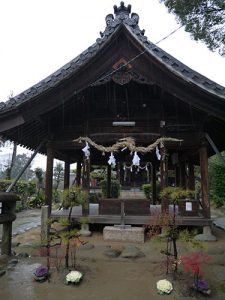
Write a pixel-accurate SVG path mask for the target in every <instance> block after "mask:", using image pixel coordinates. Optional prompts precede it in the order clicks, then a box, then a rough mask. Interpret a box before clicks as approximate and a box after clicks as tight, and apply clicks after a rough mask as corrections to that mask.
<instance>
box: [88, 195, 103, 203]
mask: <svg viewBox="0 0 225 300" xmlns="http://www.w3.org/2000/svg"><path fill="white" fill-rule="evenodd" d="M100 198H102V194H101V193H90V194H89V202H90V203H98V200H99V199H100Z"/></svg>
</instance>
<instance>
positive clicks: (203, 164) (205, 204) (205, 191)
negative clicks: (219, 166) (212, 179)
mask: <svg viewBox="0 0 225 300" xmlns="http://www.w3.org/2000/svg"><path fill="white" fill-rule="evenodd" d="M199 154H200V171H201V189H202V208H203V215H204V217H205V218H210V203H209V182H208V153H207V147H206V145H202V146H201V147H200V150H199Z"/></svg>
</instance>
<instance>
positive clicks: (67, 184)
mask: <svg viewBox="0 0 225 300" xmlns="http://www.w3.org/2000/svg"><path fill="white" fill-rule="evenodd" d="M69 187H70V161H69V159H67V160H66V161H65V166H64V190H66V189H68V188H69Z"/></svg>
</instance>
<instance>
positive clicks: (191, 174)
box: [188, 159, 195, 190]
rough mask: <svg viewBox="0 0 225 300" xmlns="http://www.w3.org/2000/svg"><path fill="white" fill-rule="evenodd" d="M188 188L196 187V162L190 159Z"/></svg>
mask: <svg viewBox="0 0 225 300" xmlns="http://www.w3.org/2000/svg"><path fill="white" fill-rule="evenodd" d="M188 188H189V189H190V190H194V189H195V172H194V164H193V162H192V161H191V160H190V159H189V160H188Z"/></svg>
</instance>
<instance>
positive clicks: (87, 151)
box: [82, 142, 90, 159]
mask: <svg viewBox="0 0 225 300" xmlns="http://www.w3.org/2000/svg"><path fill="white" fill-rule="evenodd" d="M89 149H90V146H89V145H88V143H87V142H86V146H85V147H84V148H83V149H82V151H83V152H84V155H85V157H86V158H87V159H88V158H89V156H90V150H89Z"/></svg>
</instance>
